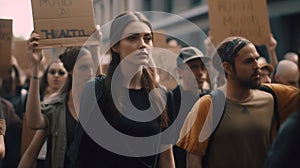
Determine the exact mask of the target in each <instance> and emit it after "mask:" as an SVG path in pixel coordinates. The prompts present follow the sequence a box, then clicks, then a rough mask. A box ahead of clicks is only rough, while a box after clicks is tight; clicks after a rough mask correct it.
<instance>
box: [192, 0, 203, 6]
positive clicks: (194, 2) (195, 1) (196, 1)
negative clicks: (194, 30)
mask: <svg viewBox="0 0 300 168" xmlns="http://www.w3.org/2000/svg"><path fill="white" fill-rule="evenodd" d="M201 2H202V0H191V5H192V6H195V5H200V4H201Z"/></svg>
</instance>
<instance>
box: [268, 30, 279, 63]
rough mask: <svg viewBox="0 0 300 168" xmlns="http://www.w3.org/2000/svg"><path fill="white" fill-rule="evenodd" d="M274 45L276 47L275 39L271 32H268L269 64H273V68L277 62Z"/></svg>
mask: <svg viewBox="0 0 300 168" xmlns="http://www.w3.org/2000/svg"><path fill="white" fill-rule="evenodd" d="M276 47H277V41H276V40H275V38H274V37H273V34H270V39H269V43H268V44H267V49H268V53H269V58H270V64H271V65H273V67H274V68H275V67H276V65H277V63H278V59H277V55H276Z"/></svg>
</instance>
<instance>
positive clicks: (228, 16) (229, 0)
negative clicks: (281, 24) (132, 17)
mask: <svg viewBox="0 0 300 168" xmlns="http://www.w3.org/2000/svg"><path fill="white" fill-rule="evenodd" d="M208 5H209V11H208V13H209V22H210V29H211V33H212V37H213V43H214V44H215V45H217V44H219V42H221V41H222V40H223V39H225V38H226V37H228V36H242V37H245V38H247V39H249V40H250V41H251V42H253V43H254V44H255V45H263V44H267V42H268V40H269V34H270V23H269V17H268V10H267V2H266V0H209V1H208Z"/></svg>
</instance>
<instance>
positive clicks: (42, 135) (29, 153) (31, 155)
mask: <svg viewBox="0 0 300 168" xmlns="http://www.w3.org/2000/svg"><path fill="white" fill-rule="evenodd" d="M46 137H47V132H46V131H45V130H38V131H36V133H35V134H34V137H33V139H32V141H31V143H30V145H29V146H28V148H27V149H26V151H25V153H24V154H23V156H22V158H21V161H20V163H19V165H18V168H31V167H34V163H35V162H36V159H37V157H38V154H39V152H40V150H41V148H42V146H43V144H44V142H45V140H46Z"/></svg>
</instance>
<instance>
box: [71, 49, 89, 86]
mask: <svg viewBox="0 0 300 168" xmlns="http://www.w3.org/2000/svg"><path fill="white" fill-rule="evenodd" d="M93 74H94V72H93V60H92V56H91V55H90V54H85V55H83V56H81V57H80V58H79V59H78V60H77V61H76V64H75V66H74V69H73V79H74V80H76V81H75V82H76V85H77V86H80V87H83V85H84V84H85V82H86V81H88V80H89V79H91V78H92V75H93Z"/></svg>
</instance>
